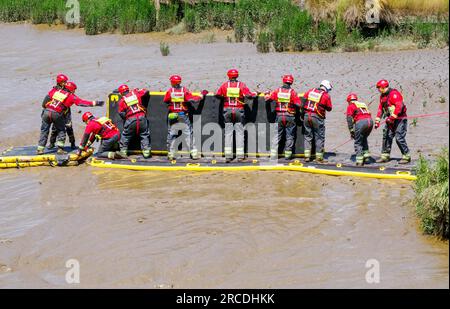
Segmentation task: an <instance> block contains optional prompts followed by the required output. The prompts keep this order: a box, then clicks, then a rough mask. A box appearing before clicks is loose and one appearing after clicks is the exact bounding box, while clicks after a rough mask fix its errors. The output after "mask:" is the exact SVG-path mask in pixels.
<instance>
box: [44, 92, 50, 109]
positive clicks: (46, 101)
mask: <svg viewBox="0 0 450 309" xmlns="http://www.w3.org/2000/svg"><path fill="white" fill-rule="evenodd" d="M50 100H51V98H50V97H49V96H48V95H46V96H45V98H44V100H43V101H42V108H46V105H47V103H48V102H50Z"/></svg>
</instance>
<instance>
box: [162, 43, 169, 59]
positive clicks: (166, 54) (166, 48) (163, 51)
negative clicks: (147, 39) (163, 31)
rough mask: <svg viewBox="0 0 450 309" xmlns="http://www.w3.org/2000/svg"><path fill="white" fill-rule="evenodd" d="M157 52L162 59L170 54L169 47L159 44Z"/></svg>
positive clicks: (165, 44)
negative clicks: (159, 52) (158, 51)
mask: <svg viewBox="0 0 450 309" xmlns="http://www.w3.org/2000/svg"><path fill="white" fill-rule="evenodd" d="M159 50H160V51H161V55H163V56H164V57H166V56H169V54H170V47H169V44H167V43H164V42H161V43H159Z"/></svg>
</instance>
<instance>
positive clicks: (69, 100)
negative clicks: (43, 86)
mask: <svg viewBox="0 0 450 309" xmlns="http://www.w3.org/2000/svg"><path fill="white" fill-rule="evenodd" d="M74 104H75V105H77V106H94V105H95V102H94V101H86V100H83V99H80V98H79V97H77V96H76V95H75V94H73V93H70V92H68V91H66V90H64V89H63V90H59V89H57V88H53V89H52V90H50V92H49V93H48V94H47V96H46V98H45V99H44V102H43V104H42V107H44V108H46V109H48V110H52V111H55V112H57V113H63V112H65V111H66V110H68V109H69V108H70V107H71V106H72V105H74Z"/></svg>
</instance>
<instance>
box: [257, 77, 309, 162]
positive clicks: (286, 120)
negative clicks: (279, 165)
mask: <svg viewBox="0 0 450 309" xmlns="http://www.w3.org/2000/svg"><path fill="white" fill-rule="evenodd" d="M293 83H294V77H293V76H292V75H285V76H283V86H281V88H278V89H277V90H275V91H272V92H271V93H267V94H266V95H265V96H264V99H265V100H266V102H272V101H275V102H276V107H275V112H276V114H277V117H276V120H275V123H276V124H277V126H278V132H277V134H276V135H275V136H274V138H273V140H272V147H271V150H270V158H271V159H272V160H276V159H278V145H279V143H280V140H281V138H282V136H283V133H284V132H286V143H285V146H284V157H285V159H287V160H290V159H292V150H293V148H294V142H295V131H296V129H297V125H296V123H295V113H296V105H297V106H300V98H299V97H298V95H297V93H296V92H295V90H294V89H292V88H291V86H292V84H293Z"/></svg>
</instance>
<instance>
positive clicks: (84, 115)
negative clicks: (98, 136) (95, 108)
mask: <svg viewBox="0 0 450 309" xmlns="http://www.w3.org/2000/svg"><path fill="white" fill-rule="evenodd" d="M91 118H94V115H92V113H91V112H86V113H84V114H83V116H81V119H82V120H83V122H87V121H88V120H89V119H91Z"/></svg>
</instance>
